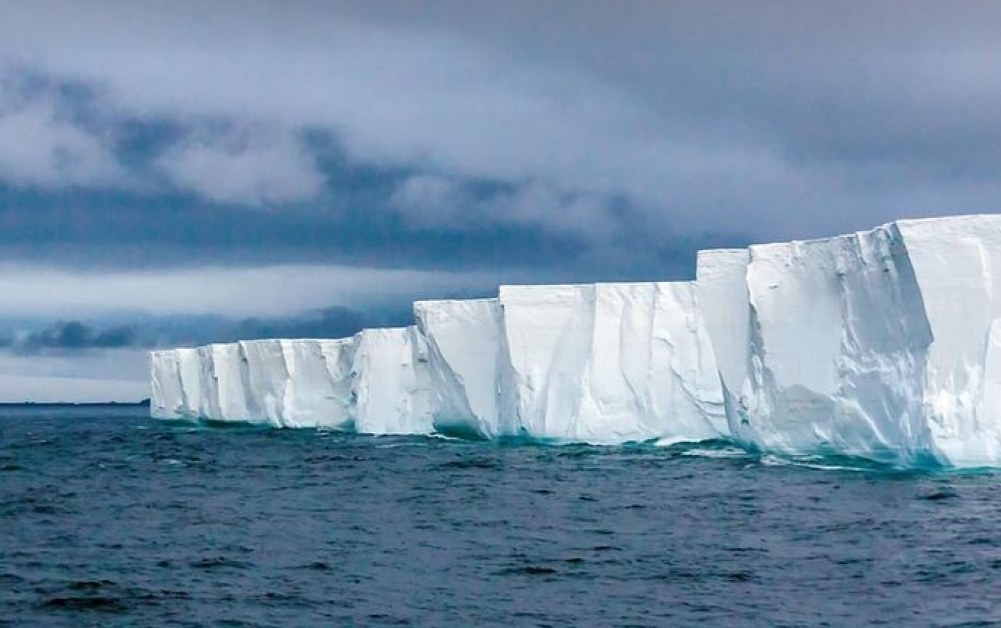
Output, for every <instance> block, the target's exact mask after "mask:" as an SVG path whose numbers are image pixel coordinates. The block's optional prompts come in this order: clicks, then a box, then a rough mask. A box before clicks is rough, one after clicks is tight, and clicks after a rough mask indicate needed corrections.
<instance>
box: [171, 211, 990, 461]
mask: <svg viewBox="0 0 1001 628" xmlns="http://www.w3.org/2000/svg"><path fill="white" fill-rule="evenodd" d="M998 277H1001V216H964V217H951V218H941V219H928V220H905V221H898V222H895V223H890V224H888V225H884V226H882V227H877V228H875V229H873V230H870V231H864V232H858V233H855V234H849V235H844V236H837V237H833V238H825V239H818V240H809V241H797V242H787V243H775V244H763V245H754V246H751V247H749V248H747V249H732V250H717V251H701V252H699V255H698V261H697V277H696V281H695V282H674V283H629V284H625V283H623V284H584V285H559V286H502V287H501V288H500V291H499V296H498V298H496V299H476V300H468V301H455V300H453V301H420V302H417V303H415V304H414V318H415V322H416V325H415V326H413V327H406V328H395V329H381V330H365V331H363V332H361V333H360V334H358V335H357V336H355V337H353V338H349V339H343V340H265V341H248V342H240V343H233V344H220V345H208V346H206V347H201V348H184V349H176V350H168V351H156V352H153V353H152V355H151V381H152V390H153V400H152V413H153V414H154V415H155V416H163V417H206V418H212V419H219V420H250V421H261V422H267V423H271V424H274V425H278V426H286V427H300V426H328V427H334V428H338V429H356V430H357V431H360V432H368V433H377V434H379V433H406V434H411V433H417V434H426V433H431V432H439V433H445V434H453V435H455V434H459V435H467V436H478V437H482V438H497V437H504V436H527V437H531V438H538V439H549V440H554V441H560V442H568V441H573V442H581V441H583V442H591V443H621V442H626V441H638V440H652V439H657V440H661V441H663V442H673V441H677V440H700V439H705V438H718V437H728V438H733V439H734V440H736V441H738V442H741V443H744V444H746V445H748V446H751V447H756V448H760V449H764V450H768V451H777V452H783V453H793V454H798V453H813V452H818V451H821V452H822V451H830V452H837V453H842V454H850V455H859V456H865V457H869V458H874V459H880V460H889V461H893V462H899V463H902V464H912V463H917V462H919V461H921V460H924V459H926V457H929V456H931V457H934V458H935V459H937V460H939V461H941V462H944V463H947V464H953V465H958V466H976V465H993V466H996V465H1001V283H998V281H997V280H996V278H998Z"/></svg>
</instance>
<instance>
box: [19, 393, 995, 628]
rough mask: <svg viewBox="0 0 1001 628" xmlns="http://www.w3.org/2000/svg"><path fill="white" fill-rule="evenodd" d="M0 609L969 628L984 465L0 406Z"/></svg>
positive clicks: (144, 616) (987, 596)
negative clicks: (493, 440) (392, 433)
mask: <svg viewBox="0 0 1001 628" xmlns="http://www.w3.org/2000/svg"><path fill="white" fill-rule="evenodd" d="M0 474H2V475H0V610H2V612H0V624H4V625H16V626H21V625H57V626H58V625H64V626H80V625H93V626H115V625H121V626H132V625H138V626H142V625H185V626H201V625H219V626H310V625H316V626H329V625H349V626H350V625H358V626H397V625H413V626H488V625H493V626H685V625H701V626H717V625H727V626H733V625H747V626H764V625H781V626H823V625H829V626H858V625H886V626H957V625H966V626H987V625H998V624H999V623H1001V476H998V475H993V474H986V473H978V474H947V473H942V472H935V473H933V472H900V471H893V470H891V469H884V468H878V467H871V466H868V467H867V466H866V465H861V464H855V463H853V462H852V461H847V460H799V461H784V460H779V459H776V458H771V457H761V456H755V455H751V454H747V453H744V452H742V451H740V450H738V449H735V448H732V447H729V446H727V445H725V444H722V443H720V444H716V445H711V444H710V445H707V444H702V445H693V446H678V447H673V448H669V449H657V448H654V447H646V446H635V447H618V448H598V447H574V446H565V447H552V446H549V447H546V446H540V445H527V444H522V445H512V444H507V445H498V444H490V443H474V442H462V441H448V440H441V439H424V438H386V437H383V438H371V437H363V436H356V435H349V434H337V433H331V432H318V431H312V430H300V431H292V430H272V429H259V428H252V427H247V426H241V427H237V428H210V427H204V426H194V425H190V424H178V423H159V422H155V421H153V420H150V419H149V418H147V417H146V416H145V410H144V409H134V408H110V407H108V408H81V409H67V408H48V409H46V408H37V409H30V410H29V409H5V410H0Z"/></svg>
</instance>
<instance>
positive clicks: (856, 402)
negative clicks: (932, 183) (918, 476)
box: [697, 216, 1001, 466]
mask: <svg viewBox="0 0 1001 628" xmlns="http://www.w3.org/2000/svg"><path fill="white" fill-rule="evenodd" d="M999 255H1001V216H964V217H957V218H938V219H926V220H902V221H897V222H895V223H891V224H888V225H884V226H882V227H878V228H876V229H873V230H871V231H866V232H859V233H856V234H852V235H846V236H838V237H835V238H828V239H821V240H810V241H805V242H791V243H780V244H768V245H757V246H751V247H749V248H748V249H747V250H746V251H728V252H723V251H713V252H703V253H700V255H699V259H698V272H697V274H698V283H699V292H700V295H701V296H702V299H703V308H704V311H705V312H706V314H705V316H706V320H707V325H708V327H709V330H710V336H711V337H712V338H713V345H714V349H715V351H716V355H717V359H718V361H719V363H720V365H721V368H720V373H721V381H722V382H723V385H724V394H725V396H726V398H727V401H728V403H727V410H728V412H727V415H728V420H729V423H730V430H731V435H732V436H733V437H734V438H735V439H736V440H738V441H741V442H744V443H746V444H750V445H754V446H757V447H760V448H762V449H765V450H773V451H781V452H786V453H807V452H813V451H818V450H833V451H837V452H840V453H846V454H851V455H860V456H865V457H869V458H874V459H887V460H891V461H894V462H900V463H904V464H909V463H914V462H917V461H918V460H920V459H922V458H925V457H929V456H930V457H934V458H935V459H937V460H938V461H940V462H942V463H945V464H951V465H956V466H980V465H997V464H999V463H1001V405H999V404H998V401H999V399H998V397H997V391H998V390H999V388H998V386H997V382H999V381H1001V373H999V372H998V366H999V365H1001V361H999V360H998V354H997V340H998V339H999V338H1001V336H999V333H998V331H997V330H996V329H995V327H996V324H995V323H996V321H997V320H998V319H999V318H1001V294H998V293H997V290H996V289H995V287H994V279H993V278H994V277H999V276H1001V274H999V273H1001V258H999Z"/></svg>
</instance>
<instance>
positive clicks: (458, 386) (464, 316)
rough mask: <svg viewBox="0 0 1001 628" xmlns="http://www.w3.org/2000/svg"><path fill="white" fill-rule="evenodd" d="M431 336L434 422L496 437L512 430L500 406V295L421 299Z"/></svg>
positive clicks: (420, 324)
mask: <svg viewBox="0 0 1001 628" xmlns="http://www.w3.org/2000/svg"><path fill="white" fill-rule="evenodd" d="M414 319H415V321H416V322H417V328H418V330H419V331H420V332H421V334H423V336H424V338H425V339H426V340H427V352H428V379H429V386H430V404H431V414H432V422H433V423H434V428H435V430H437V431H439V432H443V433H455V434H464V435H475V436H478V437H481V438H494V437H497V436H500V435H503V434H510V433H512V432H513V431H514V430H513V429H512V428H511V426H510V425H502V423H501V413H500V410H499V408H498V401H499V399H498V394H499V389H498V383H499V382H498V370H499V361H500V359H501V352H500V350H501V332H502V322H501V310H500V305H499V303H498V301H497V299H471V300H466V301H418V302H416V303H414Z"/></svg>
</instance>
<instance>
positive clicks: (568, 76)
mask: <svg viewBox="0 0 1001 628" xmlns="http://www.w3.org/2000/svg"><path fill="white" fill-rule="evenodd" d="M999 171H1001V3H997V2H993V1H990V2H976V1H965V2H964V1H960V2H954V3H943V2H925V1H922V0H906V1H883V2H869V1H866V2H863V1H853V0H846V1H845V2H830V1H825V2H813V1H811V0H789V1H785V2H772V1H768V0H761V1H756V2H743V1H730V2H721V1H716V0H707V1H704V2H688V1H684V2H682V1H679V2H671V1H667V0H664V1H652V0H651V1H642V0H624V1H623V2H607V1H606V0H572V1H569V0H567V1H563V0H549V1H547V2H530V1H527V0H526V1H513V0H511V1H507V2H498V1H496V0H492V1H478V0H461V1H460V0H455V1H451V0H426V1H423V2H411V1H409V0H406V1H404V0H382V1H377V2H373V1H371V0H366V1H358V2H351V1H343V2H341V1H336V0H334V1H322V2H321V1H295V0H291V1H287V2H280V3H279V2H260V1H257V0H239V1H229V0H215V1H212V0H205V1H202V2H193V1H185V0H180V1H173V2H157V1H155V0H151V1H147V2H141V3H140V2H127V1H122V2H118V1H111V0H108V1H103V2H97V1H88V0H72V1H64V2H63V1H56V0H39V1H37V2H31V3H27V2H21V1H17V0H0V294H2V295H4V296H3V298H2V299H0V401H25V400H34V401H103V400H111V399H114V400H119V401H131V400H138V399H140V398H143V397H146V396H148V394H149V392H148V384H147V373H148V366H147V363H146V352H147V351H148V350H149V349H150V348H152V347H157V346H175V345H190V344H197V343H204V342H211V341H224V340H232V339H236V338H241V337H244V338H245V337H274V336H300V337H304V336H326V337H337V336H343V335H349V334H351V333H353V332H354V331H356V330H357V329H359V328H360V327H363V326H378V325H402V324H406V323H407V322H408V320H409V318H410V302H411V301H412V300H414V299H417V298H456V297H479V296H487V295H490V294H493V293H494V292H495V291H496V288H497V285H498V284H500V283H556V282H586V281H597V280H600V281H613V280H614V281H629V280H676V279H689V278H691V277H692V275H693V268H694V254H695V251H696V250H698V249H700V248H711V247H722V246H726V247H729V246H745V245H747V244H750V243H755V242H767V241H775V240H786V239H793V238H808V237H818V236H824V235H833V234H836V233H841V232H846V231H853V230H858V229H865V228H869V227H872V226H874V225H876V224H879V223H881V222H885V221H888V220H893V219H896V218H905V217H921V216H932V215H945V214H966V213H993V212H997V211H1001V177H999V176H998V173H999Z"/></svg>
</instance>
